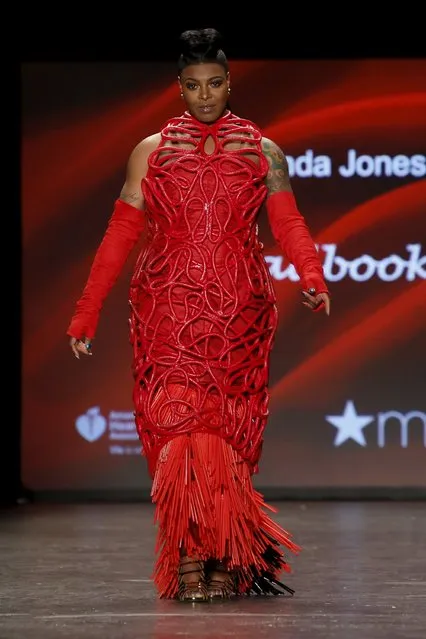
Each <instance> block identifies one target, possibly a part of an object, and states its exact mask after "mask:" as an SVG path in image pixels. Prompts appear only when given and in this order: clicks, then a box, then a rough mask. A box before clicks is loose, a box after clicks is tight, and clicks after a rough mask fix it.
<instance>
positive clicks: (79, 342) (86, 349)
mask: <svg viewBox="0 0 426 639" xmlns="http://www.w3.org/2000/svg"><path fill="white" fill-rule="evenodd" d="M70 346H71V350H72V352H73V353H74V355H75V356H76V358H77V359H80V353H84V355H92V351H91V348H92V342H91V341H90V339H89V338H88V337H85V338H84V339H76V338H75V337H71V339H70Z"/></svg>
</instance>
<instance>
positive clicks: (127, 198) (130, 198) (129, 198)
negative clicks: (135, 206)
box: [120, 191, 138, 204]
mask: <svg viewBox="0 0 426 639" xmlns="http://www.w3.org/2000/svg"><path fill="white" fill-rule="evenodd" d="M120 199H121V200H123V201H124V202H127V204H132V203H133V202H136V200H137V199H138V194H137V193H126V192H125V191H121V193H120Z"/></svg>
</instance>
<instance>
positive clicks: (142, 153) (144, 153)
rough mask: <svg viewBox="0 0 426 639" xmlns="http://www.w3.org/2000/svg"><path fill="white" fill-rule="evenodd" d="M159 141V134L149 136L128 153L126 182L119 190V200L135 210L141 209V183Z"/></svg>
mask: <svg viewBox="0 0 426 639" xmlns="http://www.w3.org/2000/svg"><path fill="white" fill-rule="evenodd" d="M160 140H161V134H160V133H154V134H153V135H149V136H148V137H146V138H144V139H143V140H141V141H140V142H138V144H137V145H136V146H135V147H134V149H133V151H132V152H131V153H130V156H129V159H128V162H127V169H126V180H125V183H124V185H123V188H122V189H121V192H120V198H121V199H122V200H124V201H125V202H127V203H128V204H132V206H136V207H137V208H142V207H143V202H144V200H143V194H142V188H141V183H142V180H143V179H144V177H145V176H146V174H147V171H148V158H149V156H150V154H151V153H152V152H153V151H154V150H155V149H156V148H157V146H158V145H159V143H160Z"/></svg>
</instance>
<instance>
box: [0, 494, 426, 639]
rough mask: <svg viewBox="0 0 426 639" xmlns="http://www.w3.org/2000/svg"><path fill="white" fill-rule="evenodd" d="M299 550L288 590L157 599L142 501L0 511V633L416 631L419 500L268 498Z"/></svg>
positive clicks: (346, 638) (389, 637) (422, 524)
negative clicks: (211, 599) (205, 599)
mask: <svg viewBox="0 0 426 639" xmlns="http://www.w3.org/2000/svg"><path fill="white" fill-rule="evenodd" d="M274 505H275V506H276V507H277V508H278V509H279V513H278V514H277V515H275V518H276V520H277V521H279V523H280V524H281V525H282V526H283V527H284V528H286V529H287V530H289V531H290V532H291V533H292V534H293V536H294V540H295V541H296V542H297V543H299V544H300V545H301V546H302V547H303V552H302V553H301V554H300V555H299V556H298V557H290V558H289V559H290V563H291V565H292V568H293V572H292V573H291V574H290V575H285V576H284V578H283V581H285V583H287V584H288V585H289V586H291V587H292V588H294V589H295V591H296V592H295V595H294V596H293V597H281V598H260V597H249V598H247V597H246V598H238V599H234V600H230V601H225V602H219V603H202V604H185V603H180V602H177V601H166V600H159V599H158V598H157V596H156V592H155V590H154V587H153V584H152V583H151V581H150V575H151V571H152V567H153V561H154V544H155V528H154V526H153V523H152V521H153V507H152V505H151V504H146V503H122V504H117V503H85V504H72V503H71V504H70V503H68V504H53V503H35V504H27V505H22V506H18V507H16V508H9V509H4V510H2V511H1V513H0V515H1V523H0V566H1V567H0V571H1V578H0V597H1V599H0V601H1V603H0V638H1V639H56V638H58V639H62V638H67V639H80V638H83V637H84V639H101V638H102V639H141V638H145V637H146V638H152V639H171V638H172V637H197V638H199V639H201V638H206V639H207V638H208V639H213V638H214V639H216V638H218V637H219V638H220V637H231V636H233V637H236V638H238V639H254V638H261V637H268V639H277V638H278V637H279V638H280V639H283V638H286V639H299V638H303V639H323V638H324V639H325V638H327V639H352V638H353V639H421V638H423V637H424V632H425V628H426V507H425V503H424V502H415V501H413V502H399V501H386V502H385V501H382V502H370V501H365V502H339V501H335V502H334V501H333V502H322V501H318V502H298V501H289V502H279V503H275V504H274Z"/></svg>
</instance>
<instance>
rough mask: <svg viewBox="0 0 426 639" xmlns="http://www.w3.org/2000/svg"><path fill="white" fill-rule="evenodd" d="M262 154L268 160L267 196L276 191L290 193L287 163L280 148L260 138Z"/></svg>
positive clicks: (272, 142)
mask: <svg viewBox="0 0 426 639" xmlns="http://www.w3.org/2000/svg"><path fill="white" fill-rule="evenodd" d="M261 145H262V152H263V155H264V156H265V158H266V159H267V160H268V164H269V170H268V174H267V176H266V179H265V183H266V186H267V187H268V191H269V195H272V193H276V192H278V191H291V190H292V188H291V184H290V176H289V172H288V162H287V158H286V156H285V153H284V151H283V150H282V148H281V147H280V146H279V145H278V144H277V143H276V142H274V141H273V140H270V139H269V138H265V137H262V141H261Z"/></svg>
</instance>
